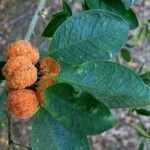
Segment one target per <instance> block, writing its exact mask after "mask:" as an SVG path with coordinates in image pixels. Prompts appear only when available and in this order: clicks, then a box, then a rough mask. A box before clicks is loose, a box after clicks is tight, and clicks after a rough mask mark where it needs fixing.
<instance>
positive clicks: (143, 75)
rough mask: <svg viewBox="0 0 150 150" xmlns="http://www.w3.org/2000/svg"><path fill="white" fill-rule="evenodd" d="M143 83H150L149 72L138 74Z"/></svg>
mask: <svg viewBox="0 0 150 150" xmlns="http://www.w3.org/2000/svg"><path fill="white" fill-rule="evenodd" d="M140 77H141V78H142V80H143V81H144V83H145V84H150V72H146V73H144V74H142V75H140Z"/></svg>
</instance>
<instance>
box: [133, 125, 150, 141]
mask: <svg viewBox="0 0 150 150" xmlns="http://www.w3.org/2000/svg"><path fill="white" fill-rule="evenodd" d="M133 127H134V128H135V130H136V131H137V132H138V133H139V135H141V136H143V137H145V138H148V139H149V138H150V135H149V134H148V133H147V131H145V129H143V128H142V127H141V125H138V124H134V125H133Z"/></svg>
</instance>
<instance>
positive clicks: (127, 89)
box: [57, 61, 150, 108]
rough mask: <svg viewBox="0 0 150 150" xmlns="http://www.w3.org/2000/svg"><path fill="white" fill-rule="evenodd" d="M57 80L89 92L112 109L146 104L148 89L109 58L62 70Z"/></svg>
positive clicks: (131, 73)
mask: <svg viewBox="0 0 150 150" xmlns="http://www.w3.org/2000/svg"><path fill="white" fill-rule="evenodd" d="M57 79H58V81H59V82H66V83H69V84H71V85H72V86H73V87H75V88H77V89H78V90H80V91H82V92H89V93H90V94H92V95H93V96H94V97H96V98H97V99H98V100H99V101H101V102H102V103H104V104H106V105H107V106H109V107H113V108H122V107H132V108H133V107H142V106H145V105H149V104H150V89H149V87H148V86H146V85H145V84H144V83H143V81H142V80H141V78H140V77H139V76H138V75H137V74H136V73H134V72H133V71H132V70H130V69H129V68H127V67H124V66H122V65H120V64H116V63H113V62H109V61H90V62H86V63H83V64H81V65H80V66H78V67H70V68H68V69H64V70H63V71H62V72H61V73H60V74H59V76H58V77H57Z"/></svg>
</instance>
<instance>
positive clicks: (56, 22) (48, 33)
mask: <svg viewBox="0 0 150 150" xmlns="http://www.w3.org/2000/svg"><path fill="white" fill-rule="evenodd" d="M67 17H68V15H67V12H59V13H57V14H55V15H53V18H52V20H51V21H50V22H49V23H48V25H47V27H46V28H45V30H44V32H43V33H42V36H44V37H52V36H53V34H54V33H55V31H56V30H57V28H58V27H59V26H60V25H61V24H62V23H63V22H64V21H65V20H66V19H67Z"/></svg>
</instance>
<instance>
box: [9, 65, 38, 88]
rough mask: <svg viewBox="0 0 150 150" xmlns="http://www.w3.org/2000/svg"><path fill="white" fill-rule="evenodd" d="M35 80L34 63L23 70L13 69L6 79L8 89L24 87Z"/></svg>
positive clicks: (35, 70)
mask: <svg viewBox="0 0 150 150" xmlns="http://www.w3.org/2000/svg"><path fill="white" fill-rule="evenodd" d="M36 80H37V69H36V68H35V66H34V65H31V66H30V67H28V68H26V69H24V70H17V71H15V72H14V73H13V75H12V76H11V77H9V78H7V80H6V81H7V86H8V88H9V89H24V88H26V87H29V86H31V85H33V84H34V83H35V82H36Z"/></svg>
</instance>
